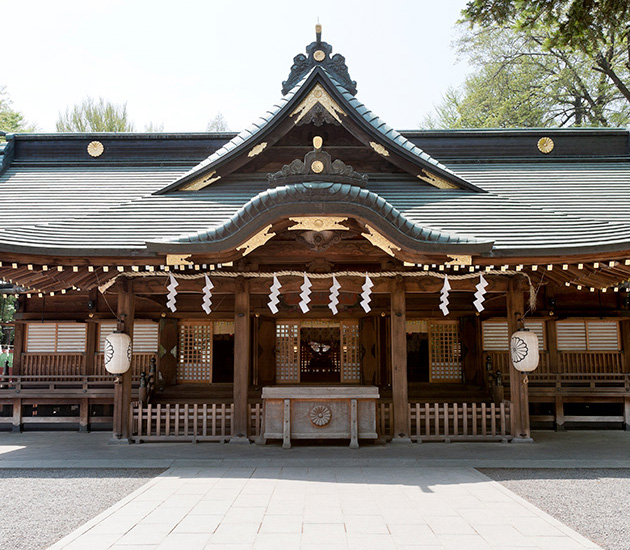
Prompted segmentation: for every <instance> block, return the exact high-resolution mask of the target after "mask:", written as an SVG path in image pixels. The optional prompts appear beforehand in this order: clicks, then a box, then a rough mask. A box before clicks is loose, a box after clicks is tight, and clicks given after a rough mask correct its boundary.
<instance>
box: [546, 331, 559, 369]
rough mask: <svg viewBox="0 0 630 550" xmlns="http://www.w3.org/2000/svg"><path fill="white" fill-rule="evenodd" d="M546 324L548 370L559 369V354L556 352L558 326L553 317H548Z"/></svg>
mask: <svg viewBox="0 0 630 550" xmlns="http://www.w3.org/2000/svg"><path fill="white" fill-rule="evenodd" d="M545 325H546V326H547V351H548V353H549V372H561V371H560V354H559V353H558V327H557V325H556V320H555V319H549V321H547V322H546V323H545Z"/></svg>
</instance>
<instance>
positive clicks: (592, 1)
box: [462, 0, 630, 103]
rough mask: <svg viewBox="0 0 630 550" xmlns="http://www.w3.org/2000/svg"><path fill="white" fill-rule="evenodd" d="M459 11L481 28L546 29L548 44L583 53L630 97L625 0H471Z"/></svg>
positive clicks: (629, 25)
mask: <svg viewBox="0 0 630 550" xmlns="http://www.w3.org/2000/svg"><path fill="white" fill-rule="evenodd" d="M462 14H463V16H464V18H465V20H466V21H468V22H470V23H471V24H472V25H478V26H480V27H482V28H490V27H492V26H500V27H510V28H513V29H516V30H529V31H532V30H534V31H535V30H540V29H543V30H546V31H547V33H548V35H547V38H546V41H545V43H544V46H545V47H546V48H552V47H556V48H563V49H565V51H567V50H568V51H572V52H580V53H582V54H583V55H584V56H586V57H587V58H588V59H590V61H591V63H592V67H591V68H592V70H593V71H596V72H598V73H601V74H603V75H605V76H606V78H607V79H608V80H609V81H610V82H611V83H612V84H613V85H614V86H615V87H616V88H617V90H618V91H619V93H620V94H621V95H622V96H623V97H624V98H625V100H626V101H627V102H628V103H630V74H629V71H630V2H628V0H470V1H469V2H468V4H467V5H466V8H465V9H464V10H463V12H462Z"/></svg>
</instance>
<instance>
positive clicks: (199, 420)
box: [129, 402, 234, 443]
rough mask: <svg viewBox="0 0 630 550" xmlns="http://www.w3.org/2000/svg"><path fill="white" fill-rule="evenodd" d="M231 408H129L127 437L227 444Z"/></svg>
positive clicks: (134, 406)
mask: <svg viewBox="0 0 630 550" xmlns="http://www.w3.org/2000/svg"><path fill="white" fill-rule="evenodd" d="M233 414H234V405H233V404H226V403H218V404H215V403H213V404H207V403H204V404H203V405H199V404H188V403H185V404H173V405H171V404H165V405H162V404H157V405H151V404H150V403H149V404H148V405H142V404H141V403H139V402H136V403H132V404H131V414H130V415H129V420H130V426H129V433H130V434H131V439H132V440H133V441H135V442H138V443H139V442H141V441H192V442H197V441H227V440H229V439H230V437H231V433H232V417H233Z"/></svg>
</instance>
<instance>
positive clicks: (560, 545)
mask: <svg viewBox="0 0 630 550" xmlns="http://www.w3.org/2000/svg"><path fill="white" fill-rule="evenodd" d="M109 441H110V435H109V434H106V433H91V434H84V433H83V434H79V433H69V432H57V433H51V432H48V433H33V432H31V433H22V434H11V433H0V468H90V467H91V468H120V467H125V468H147V467H154V468H168V470H167V471H166V472H165V473H164V474H162V476H160V477H157V478H155V479H153V480H152V481H150V482H149V483H148V484H147V485H145V486H144V487H142V488H140V489H139V490H137V491H136V492H135V493H132V494H131V495H130V496H129V497H127V498H124V499H123V500H121V501H120V502H119V503H117V504H116V505H114V506H113V507H112V508H110V509H109V510H107V511H106V512H104V513H103V514H101V515H99V516H97V517H96V518H94V519H93V520H91V521H89V522H88V523H87V524H85V525H84V526H83V527H81V528H79V529H78V530H76V531H75V532H73V533H71V534H70V535H68V536H67V537H66V538H64V539H62V540H61V541H59V542H58V543H57V544H55V545H54V546H53V547H52V548H53V549H54V550H60V549H64V550H76V549H80V550H99V549H105V548H108V549H109V548H111V549H116V548H118V549H123V548H124V549H127V550H131V549H135V548H137V549H145V550H149V549H155V548H160V549H167V548H176V549H178V550H180V549H182V550H195V549H197V548H199V549H201V548H204V549H205V548H207V549H212V548H225V549H228V550H229V549H233V550H236V549H239V548H247V549H250V550H251V549H254V548H273V549H274V550H283V549H288V550H294V549H295V550H299V549H301V548H304V549H309V548H313V549H314V548H317V549H318V550H320V549H322V550H335V549H337V548H344V549H346V548H361V549H366V550H370V549H372V548H374V549H379V550H381V549H382V550H386V549H388V548H409V549H411V548H425V549H431V548H433V549H447V548H452V549H456V550H475V549H477V548H485V549H488V548H491V549H503V550H507V549H516V548H534V549H535V548H539V549H542V548H545V549H546V548H549V549H551V548H553V549H554V550H563V549H570V550H577V549H581V548H597V546H596V545H595V544H593V543H591V542H589V541H588V540H586V539H584V538H583V537H581V536H580V535H578V534H576V533H575V532H573V531H571V530H570V529H569V528H567V527H566V526H564V525H563V524H561V523H559V522H558V521H557V520H555V519H553V518H551V517H550V516H548V515H547V514H545V513H543V512H542V511H540V510H539V509H537V508H536V507H535V506H533V505H531V504H529V503H528V502H526V501H524V500H523V499H521V498H520V497H518V496H517V495H515V494H514V493H512V492H510V491H508V490H507V489H505V488H504V487H502V486H501V485H500V484H498V483H495V482H493V481H491V480H490V479H489V478H487V477H485V476H484V475H482V474H481V473H479V472H478V471H477V470H475V468H484V467H485V468H491V467H495V468H497V467H498V468H519V467H520V468H533V467H536V468H576V467H582V468H630V433H628V432H621V431H592V432H558V433H553V432H535V433H534V441H535V443H534V444H532V445H513V444H508V445H503V444H499V443H497V444H494V443H452V444H443V443H435V444H410V445H385V446H364V447H361V448H360V449H357V450H351V449H348V448H347V447H318V446H295V447H294V448H292V449H290V450H284V449H282V448H281V447H280V445H268V446H265V447H261V446H257V445H221V444H197V445H192V444H189V443H181V444H177V443H165V444H142V445H127V446H120V445H109V444H108V443H109ZM438 466H439V467H438Z"/></svg>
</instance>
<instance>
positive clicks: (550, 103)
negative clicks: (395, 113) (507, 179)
mask: <svg viewBox="0 0 630 550" xmlns="http://www.w3.org/2000/svg"><path fill="white" fill-rule="evenodd" d="M547 38H548V34H546V33H545V32H543V31H541V30H537V31H534V30H515V29H513V28H510V27H497V26H491V27H489V28H477V29H474V30H473V29H469V30H468V31H465V32H464V34H463V35H462V36H461V37H460V39H459V40H458V41H457V49H458V52H459V54H460V55H462V56H465V57H467V59H468V61H469V63H470V64H471V65H472V66H473V67H475V69H476V70H475V72H474V73H473V74H471V75H470V76H468V77H467V78H466V80H465V81H464V84H463V85H462V86H461V87H460V88H458V89H450V90H449V91H447V93H446V94H445V96H444V98H443V100H442V102H441V103H440V104H439V105H438V106H437V107H436V110H435V114H433V115H432V116H429V117H427V118H425V120H424V121H423V122H422V123H421V125H422V126H423V127H433V128H435V127H445V128H511V127H544V126H570V125H571V126H619V125H625V124H627V123H628V121H630V105H629V104H628V103H627V102H626V101H625V99H624V98H623V95H622V94H621V93H620V92H619V90H618V89H617V88H616V87H615V86H614V85H613V84H612V83H611V82H609V81H608V79H607V78H606V77H605V75H603V74H598V73H594V72H593V71H591V70H590V66H591V61H590V59H589V58H588V57H587V56H585V55H584V54H582V53H581V52H567V51H565V50H564V49H563V48H560V47H555V46H550V47H549V46H546V41H547Z"/></svg>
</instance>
